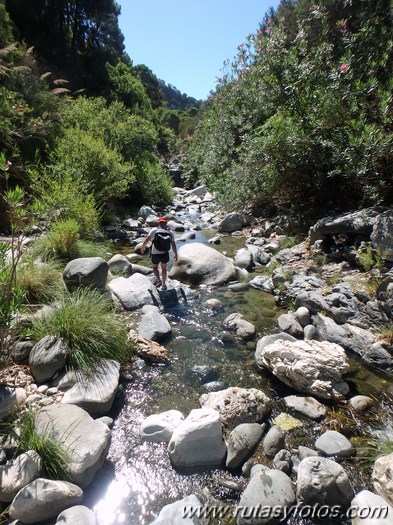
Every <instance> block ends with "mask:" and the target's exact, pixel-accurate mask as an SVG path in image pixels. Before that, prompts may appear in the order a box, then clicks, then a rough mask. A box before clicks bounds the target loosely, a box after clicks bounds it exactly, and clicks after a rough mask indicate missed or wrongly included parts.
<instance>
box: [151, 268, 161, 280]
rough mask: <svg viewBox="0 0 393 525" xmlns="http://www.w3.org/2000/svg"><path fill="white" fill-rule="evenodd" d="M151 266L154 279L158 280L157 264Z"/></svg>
mask: <svg viewBox="0 0 393 525" xmlns="http://www.w3.org/2000/svg"><path fill="white" fill-rule="evenodd" d="M152 267H153V273H154V275H155V277H156V279H157V280H158V281H159V280H160V273H159V271H158V264H153V265H152Z"/></svg>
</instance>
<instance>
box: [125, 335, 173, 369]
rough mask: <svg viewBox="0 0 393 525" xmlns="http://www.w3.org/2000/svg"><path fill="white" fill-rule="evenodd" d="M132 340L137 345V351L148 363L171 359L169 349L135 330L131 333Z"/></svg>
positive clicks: (163, 361) (165, 361)
mask: <svg viewBox="0 0 393 525" xmlns="http://www.w3.org/2000/svg"><path fill="white" fill-rule="evenodd" d="M129 338H130V340H131V341H132V342H133V343H134V345H135V351H136V353H137V354H138V355H139V357H141V358H142V359H143V360H144V361H146V362H147V363H167V362H168V361H169V352H168V350H167V349H166V348H165V347H163V346H162V345H160V344H159V343H156V342H155V341H150V340H148V339H145V338H144V337H141V336H140V335H137V334H136V333H135V332H134V331H133V330H131V331H130V333H129Z"/></svg>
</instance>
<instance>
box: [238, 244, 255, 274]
mask: <svg viewBox="0 0 393 525" xmlns="http://www.w3.org/2000/svg"><path fill="white" fill-rule="evenodd" d="M235 264H236V266H239V268H244V269H245V270H248V271H250V270H251V269H252V268H253V267H254V259H253V256H252V253H251V251H250V250H248V249H247V248H242V249H241V250H239V251H238V252H237V253H236V255H235Z"/></svg>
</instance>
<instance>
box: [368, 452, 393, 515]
mask: <svg viewBox="0 0 393 525" xmlns="http://www.w3.org/2000/svg"><path fill="white" fill-rule="evenodd" d="M392 472H393V453H391V454H388V455H387V456H380V457H379V458H377V460H376V461H375V464H374V469H373V473H372V478H373V483H374V488H375V490H376V491H377V493H378V494H379V495H380V496H381V497H382V498H384V499H385V500H386V501H387V502H388V503H389V505H392V506H393V477H392Z"/></svg>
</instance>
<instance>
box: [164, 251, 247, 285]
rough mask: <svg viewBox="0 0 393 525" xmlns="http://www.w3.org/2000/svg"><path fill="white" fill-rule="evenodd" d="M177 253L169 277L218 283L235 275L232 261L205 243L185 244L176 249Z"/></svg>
mask: <svg viewBox="0 0 393 525" xmlns="http://www.w3.org/2000/svg"><path fill="white" fill-rule="evenodd" d="M178 255H179V258H178V260H177V262H175V263H174V264H173V266H172V268H171V271H170V273H169V277H170V278H173V279H178V280H179V281H182V282H183V281H185V282H189V283H191V284H196V285H197V284H208V285H219V284H224V283H226V282H228V281H233V280H235V279H236V277H237V270H236V267H235V265H234V263H233V261H232V260H231V259H229V258H228V257H225V255H223V254H222V253H220V252H218V251H217V250H215V249H214V248H211V247H210V246H206V245H205V244H201V243H197V242H194V243H190V244H185V245H184V246H181V247H180V249H179V250H178Z"/></svg>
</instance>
